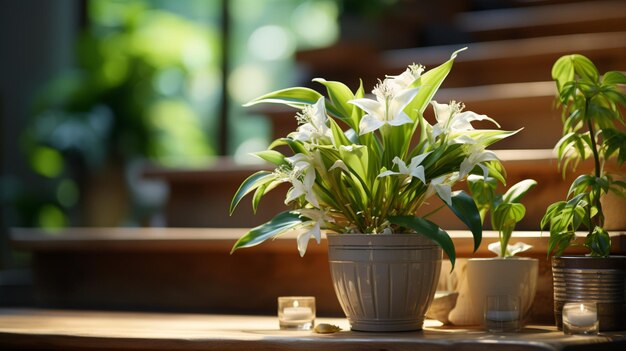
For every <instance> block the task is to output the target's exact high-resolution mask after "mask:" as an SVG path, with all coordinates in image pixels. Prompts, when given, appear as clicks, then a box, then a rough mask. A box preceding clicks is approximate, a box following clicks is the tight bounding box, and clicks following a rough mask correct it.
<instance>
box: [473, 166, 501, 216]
mask: <svg viewBox="0 0 626 351" xmlns="http://www.w3.org/2000/svg"><path fill="white" fill-rule="evenodd" d="M467 185H468V187H469V190H470V192H471V193H472V197H473V198H474V202H475V203H476V206H477V207H478V211H479V213H480V219H481V220H482V222H483V223H484V221H485V216H486V215H487V212H488V211H489V210H490V209H491V206H492V204H493V202H494V200H495V197H496V188H497V186H498V182H497V180H496V179H495V178H491V177H487V179H485V178H484V177H483V176H479V175H475V174H470V175H469V177H467Z"/></svg>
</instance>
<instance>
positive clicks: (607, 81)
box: [602, 71, 626, 85]
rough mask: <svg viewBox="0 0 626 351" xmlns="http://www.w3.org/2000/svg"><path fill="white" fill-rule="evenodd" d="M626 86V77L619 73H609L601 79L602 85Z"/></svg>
mask: <svg viewBox="0 0 626 351" xmlns="http://www.w3.org/2000/svg"><path fill="white" fill-rule="evenodd" d="M615 84H626V75H624V74H623V73H622V72H619V71H609V72H606V73H605V74H604V76H603V77H602V85H615Z"/></svg>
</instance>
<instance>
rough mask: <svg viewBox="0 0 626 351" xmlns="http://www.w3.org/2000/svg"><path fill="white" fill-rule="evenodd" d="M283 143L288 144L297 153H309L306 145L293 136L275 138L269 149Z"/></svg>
mask: <svg viewBox="0 0 626 351" xmlns="http://www.w3.org/2000/svg"><path fill="white" fill-rule="evenodd" d="M283 145H287V146H289V148H290V149H291V151H293V152H294V153H296V154H307V153H308V152H307V150H306V149H305V148H304V145H302V143H301V142H299V141H296V140H293V139H291V138H279V139H276V140H274V141H273V142H272V143H271V144H270V146H268V147H267V148H268V149H270V150H271V149H275V148H277V147H279V146H283Z"/></svg>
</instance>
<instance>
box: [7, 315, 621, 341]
mask: <svg viewBox="0 0 626 351" xmlns="http://www.w3.org/2000/svg"><path fill="white" fill-rule="evenodd" d="M317 322H318V323H333V324H336V325H339V326H340V327H341V328H343V329H344V331H341V332H339V333H335V334H326V335H322V334H315V333H313V332H309V331H282V330H279V329H278V322H277V319H276V317H274V316H227V315H202V314H166V313H139V312H137V313H135V312H95V311H68V310H39V309H0V348H1V349H4V350H15V349H30V350H255V351H263V350H341V351H348V350H360V351H367V350H372V351H373V350H377V351H378V350H385V351H392V350H403V351H406V350H437V351H441V350H458V351H464V350H481V351H483V350H485V348H488V350H489V351H497V350H626V331H624V332H613V333H605V334H602V335H600V336H568V335H563V333H562V332H559V331H557V330H556V329H555V328H554V327H552V326H528V327H526V328H525V329H524V330H523V331H522V332H521V333H510V334H490V333H486V332H484V331H482V330H480V329H460V328H452V329H451V328H444V327H441V326H440V324H439V322H435V321H427V322H426V324H425V328H424V330H423V331H421V332H403V333H361V332H352V331H349V329H348V328H349V325H348V322H347V320H345V319H328V318H320V319H318V320H317Z"/></svg>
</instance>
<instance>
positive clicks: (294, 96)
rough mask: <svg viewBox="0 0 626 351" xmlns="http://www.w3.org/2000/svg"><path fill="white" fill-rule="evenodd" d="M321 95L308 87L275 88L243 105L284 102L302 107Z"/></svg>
mask: <svg viewBox="0 0 626 351" xmlns="http://www.w3.org/2000/svg"><path fill="white" fill-rule="evenodd" d="M321 97H322V94H320V93H318V92H317V91H315V90H313V89H309V88H301V87H296V88H287V89H282V90H277V91H274V92H271V93H268V94H265V95H263V96H260V97H258V98H256V99H254V100H252V101H250V102H248V103H246V104H244V105H243V106H245V107H248V106H252V105H256V104H261V103H273V104H284V105H288V106H291V107H296V108H303V107H304V106H305V105H312V104H314V103H316V102H317V100H319V98H321Z"/></svg>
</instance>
